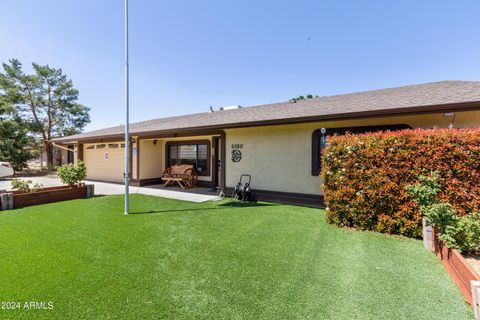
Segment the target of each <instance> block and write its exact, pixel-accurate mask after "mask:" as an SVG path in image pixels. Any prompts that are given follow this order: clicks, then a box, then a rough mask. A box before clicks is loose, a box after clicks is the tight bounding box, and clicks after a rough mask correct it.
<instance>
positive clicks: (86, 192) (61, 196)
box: [0, 184, 94, 210]
mask: <svg viewBox="0 0 480 320" xmlns="http://www.w3.org/2000/svg"><path fill="white" fill-rule="evenodd" d="M93 195H94V191H93V185H85V184H80V185H76V186H58V187H44V188H41V189H39V190H38V191H36V192H32V193H25V192H21V191H11V192H8V193H3V194H0V196H1V197H0V202H2V203H1V207H2V208H3V209H4V210H5V209H17V208H23V207H28V206H34V205H39V204H45V203H52V202H59V201H66V200H73V199H81V198H88V197H92V196H93Z"/></svg>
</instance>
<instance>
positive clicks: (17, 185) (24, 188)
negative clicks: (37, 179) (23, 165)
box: [11, 179, 43, 193]
mask: <svg viewBox="0 0 480 320" xmlns="http://www.w3.org/2000/svg"><path fill="white" fill-rule="evenodd" d="M32 183H33V182H32V180H21V179H13V180H12V182H11V185H12V188H13V189H15V190H18V191H20V192H24V193H34V192H38V191H39V190H40V189H41V188H42V187H43V186H42V185H41V184H38V183H35V184H33V185H32ZM30 185H32V186H30Z"/></svg>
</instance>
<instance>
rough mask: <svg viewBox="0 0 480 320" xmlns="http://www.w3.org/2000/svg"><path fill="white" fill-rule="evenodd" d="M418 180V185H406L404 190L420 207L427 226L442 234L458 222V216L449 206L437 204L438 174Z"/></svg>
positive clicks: (434, 173) (433, 173) (441, 203)
mask: <svg viewBox="0 0 480 320" xmlns="http://www.w3.org/2000/svg"><path fill="white" fill-rule="evenodd" d="M418 180H419V181H420V183H419V184H416V185H408V186H406V187H405V189H406V190H407V193H408V194H409V195H410V196H412V197H413V201H415V202H416V203H417V204H418V205H419V206H420V212H421V213H422V214H423V216H424V217H425V220H426V223H427V225H430V226H434V227H435V228H437V230H439V231H440V232H441V233H444V232H445V229H446V228H447V227H448V226H452V225H455V224H456V223H457V222H458V216H457V214H456V212H455V209H454V208H453V207H452V206H451V205H450V204H448V203H443V202H440V203H439V202H438V192H439V191H440V182H439V180H440V175H439V174H438V172H432V173H431V175H429V176H420V177H419V178H418Z"/></svg>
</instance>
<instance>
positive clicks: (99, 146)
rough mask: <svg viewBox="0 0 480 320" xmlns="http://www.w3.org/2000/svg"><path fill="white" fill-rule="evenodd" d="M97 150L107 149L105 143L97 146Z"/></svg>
mask: <svg viewBox="0 0 480 320" xmlns="http://www.w3.org/2000/svg"><path fill="white" fill-rule="evenodd" d="M97 149H105V143H102V144H97Z"/></svg>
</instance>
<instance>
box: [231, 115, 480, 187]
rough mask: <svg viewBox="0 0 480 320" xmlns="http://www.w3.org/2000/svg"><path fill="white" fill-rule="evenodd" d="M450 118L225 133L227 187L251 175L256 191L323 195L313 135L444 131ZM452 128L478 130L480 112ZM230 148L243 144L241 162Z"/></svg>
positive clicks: (420, 117) (376, 120) (394, 119)
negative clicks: (315, 172)
mask: <svg viewBox="0 0 480 320" xmlns="http://www.w3.org/2000/svg"><path fill="white" fill-rule="evenodd" d="M451 119H452V118H448V117H445V116H444V115H443V113H440V114H427V115H414V116H401V117H383V118H371V119H359V120H345V121H330V122H315V123H303V124H293V125H277V126H264V127H252V128H241V129H227V130H225V133H226V148H227V150H226V154H227V159H226V185H227V187H233V186H234V185H235V184H236V183H237V182H238V179H239V177H240V174H242V173H245V174H251V175H252V187H253V188H254V189H259V190H270V191H280V192H295V193H305V194H317V195H319V194H322V190H321V187H320V185H321V181H320V178H319V177H317V176H312V175H311V154H312V150H311V149H312V133H313V131H315V130H317V129H320V128H322V127H325V128H341V127H356V126H364V125H365V126H367V125H384V124H408V125H410V126H411V127H412V128H430V127H434V126H437V127H447V126H448V124H449V123H450V121H451ZM454 125H455V127H474V126H480V111H471V112H456V117H455V121H454ZM232 144H242V145H243V148H242V149H241V152H242V160H241V161H240V162H237V163H235V162H232V160H231V152H232Z"/></svg>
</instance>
